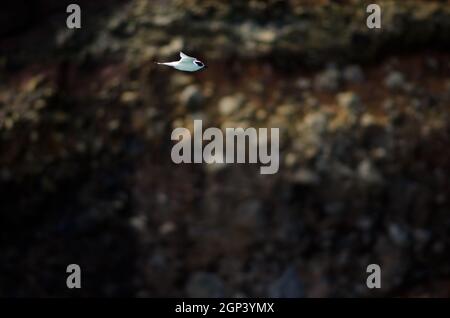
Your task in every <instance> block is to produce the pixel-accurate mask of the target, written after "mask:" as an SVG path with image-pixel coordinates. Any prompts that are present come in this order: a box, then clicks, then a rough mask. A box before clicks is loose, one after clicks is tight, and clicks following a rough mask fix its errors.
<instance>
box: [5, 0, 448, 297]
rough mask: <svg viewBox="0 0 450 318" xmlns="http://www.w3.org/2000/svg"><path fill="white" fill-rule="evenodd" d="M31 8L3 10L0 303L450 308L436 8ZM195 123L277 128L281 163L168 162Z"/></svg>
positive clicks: (442, 53)
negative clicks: (268, 166) (72, 283)
mask: <svg viewBox="0 0 450 318" xmlns="http://www.w3.org/2000/svg"><path fill="white" fill-rule="evenodd" d="M40 2H41V3H42V5H43V6H44V5H45V6H48V8H50V9H49V10H44V12H42V13H41V15H42V16H43V17H45V19H43V20H41V19H38V20H39V23H38V22H37V21H34V22H33V20H29V19H28V16H29V15H33V16H34V15H35V13H32V12H31V11H30V10H31V8H30V7H27V8H28V10H22V8H23V6H25V2H24V1H16V4H15V5H13V4H8V5H6V6H5V7H2V11H1V14H0V21H1V22H0V29H1V30H2V31H1V32H2V33H1V39H0V250H1V253H0V296H71V295H81V296H139V297H151V296H159V297H160V296H172V297H177V296H184V297H187V296H200V297H208V296H212V297H214V296H215V297H218V296H250V297H267V296H274V297H303V296H306V297H312V296H314V297H327V296H344V297H347V296H350V297H353V296H363V297H369V296H374V295H375V296H447V297H448V296H449V286H450V267H449V264H450V241H449V233H450V221H449V220H450V219H449V214H448V213H449V209H450V199H449V195H450V193H449V189H450V184H449V171H450V121H449V115H448V114H449V111H450V62H449V61H450V53H449V50H448V45H449V43H450V24H449V21H450V6H449V5H448V3H447V2H445V1H407V2H406V1H405V2H403V1H396V2H395V3H394V2H392V1H380V3H381V4H382V6H383V29H382V30H381V31H373V32H372V31H370V30H368V29H367V28H366V27H365V23H364V22H365V19H364V17H365V15H364V12H365V7H364V6H363V4H362V2H361V1H339V2H336V1H325V0H324V1H306V0H296V1H294V0H293V1H265V2H263V1H248V2H247V1H230V2H226V3H225V2H223V1H209V2H207V3H206V2H203V1H199V0H177V1H143V0H134V1H115V2H108V5H106V1H98V2H95V3H99V4H98V5H94V4H91V5H89V4H88V3H87V2H86V6H84V2H83V3H82V4H81V5H82V8H83V22H82V23H83V27H82V29H81V30H77V31H70V32H69V31H67V30H66V29H65V28H64V21H65V12H64V10H62V11H61V10H60V8H61V7H62V8H63V9H64V6H63V5H62V4H58V5H56V7H55V6H54V5H55V4H56V2H57V1H44V0H42V1H40ZM89 3H94V2H92V1H91V2H89ZM3 9H4V10H3ZM19 11H20V12H24V15H20V17H19V18H15V16H16V15H17V12H19ZM5 14H7V15H8V17H10V20H8V21H6V22H4V21H5V20H3V19H2V18H1V17H2V16H3V15H5ZM21 19H26V21H25V20H24V21H22V20H21ZM179 50H183V51H185V52H186V53H190V55H193V56H197V57H198V58H200V59H201V60H202V61H205V62H206V63H207V64H208V70H207V71H205V72H201V73H195V74H184V73H180V72H174V71H173V70H171V69H168V68H162V67H160V66H158V65H156V64H155V63H154V61H157V60H158V61H159V60H164V61H166V60H172V59H176V58H177V57H178V51H179ZM196 118H201V119H203V120H204V123H207V125H208V126H214V127H221V128H224V127H230V126H231V127H234V126H242V127H246V126H255V127H280V128H281V129H280V131H281V144H282V145H281V157H280V160H281V162H282V164H281V166H280V171H279V173H278V174H275V175H272V176H262V175H260V174H259V169H258V168H259V166H258V165H228V164H227V165H206V164H197V165H176V164H174V163H172V160H171V158H170V150H171V147H172V145H173V143H172V141H171V140H170V134H171V132H172V129H173V128H175V127H180V126H182V127H189V128H192V125H193V120H194V119H196ZM205 125H206V124H205ZM71 263H77V264H79V265H80V266H81V268H82V270H83V288H82V289H81V290H79V291H70V290H68V289H67V288H66V287H65V279H66V272H65V270H66V266H67V265H68V264H71ZM370 263H378V264H380V265H381V268H382V271H383V272H382V276H383V288H382V289H381V290H379V291H371V290H368V289H367V288H366V286H365V281H366V266H367V265H368V264H370Z"/></svg>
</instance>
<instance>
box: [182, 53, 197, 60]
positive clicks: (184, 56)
mask: <svg viewBox="0 0 450 318" xmlns="http://www.w3.org/2000/svg"><path fill="white" fill-rule="evenodd" d="M180 57H181V59H182V60H190V61H192V60H195V58H194V57H190V56H188V55H186V54H184V53H183V52H180Z"/></svg>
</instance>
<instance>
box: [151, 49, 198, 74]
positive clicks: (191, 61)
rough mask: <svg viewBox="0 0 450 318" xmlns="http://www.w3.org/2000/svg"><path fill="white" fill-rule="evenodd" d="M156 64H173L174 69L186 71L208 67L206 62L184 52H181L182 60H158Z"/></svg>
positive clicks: (195, 70)
mask: <svg viewBox="0 0 450 318" xmlns="http://www.w3.org/2000/svg"><path fill="white" fill-rule="evenodd" d="M156 64H162V65H167V66H171V67H173V68H174V69H177V70H180V71H184V72H197V71H200V70H201V69H203V68H207V66H206V65H205V64H204V63H202V62H201V61H199V60H197V59H196V58H195V57H190V56H187V55H186V54H184V53H183V52H180V60H179V61H176V62H166V63H159V62H156Z"/></svg>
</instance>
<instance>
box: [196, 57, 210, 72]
mask: <svg viewBox="0 0 450 318" xmlns="http://www.w3.org/2000/svg"><path fill="white" fill-rule="evenodd" d="M193 63H194V65H195V66H196V68H197V69H196V71H199V70H201V69H204V68H208V67H207V66H206V65H205V63H203V62H202V61H199V60H197V59H195V60H194V61H193Z"/></svg>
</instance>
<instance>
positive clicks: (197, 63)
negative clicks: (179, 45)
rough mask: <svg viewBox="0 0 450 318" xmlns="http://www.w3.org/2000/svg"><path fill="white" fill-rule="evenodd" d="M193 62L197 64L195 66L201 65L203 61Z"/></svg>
mask: <svg viewBox="0 0 450 318" xmlns="http://www.w3.org/2000/svg"><path fill="white" fill-rule="evenodd" d="M194 63H195V64H196V65H197V66H200V67H202V66H203V63H202V62H199V61H194Z"/></svg>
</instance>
